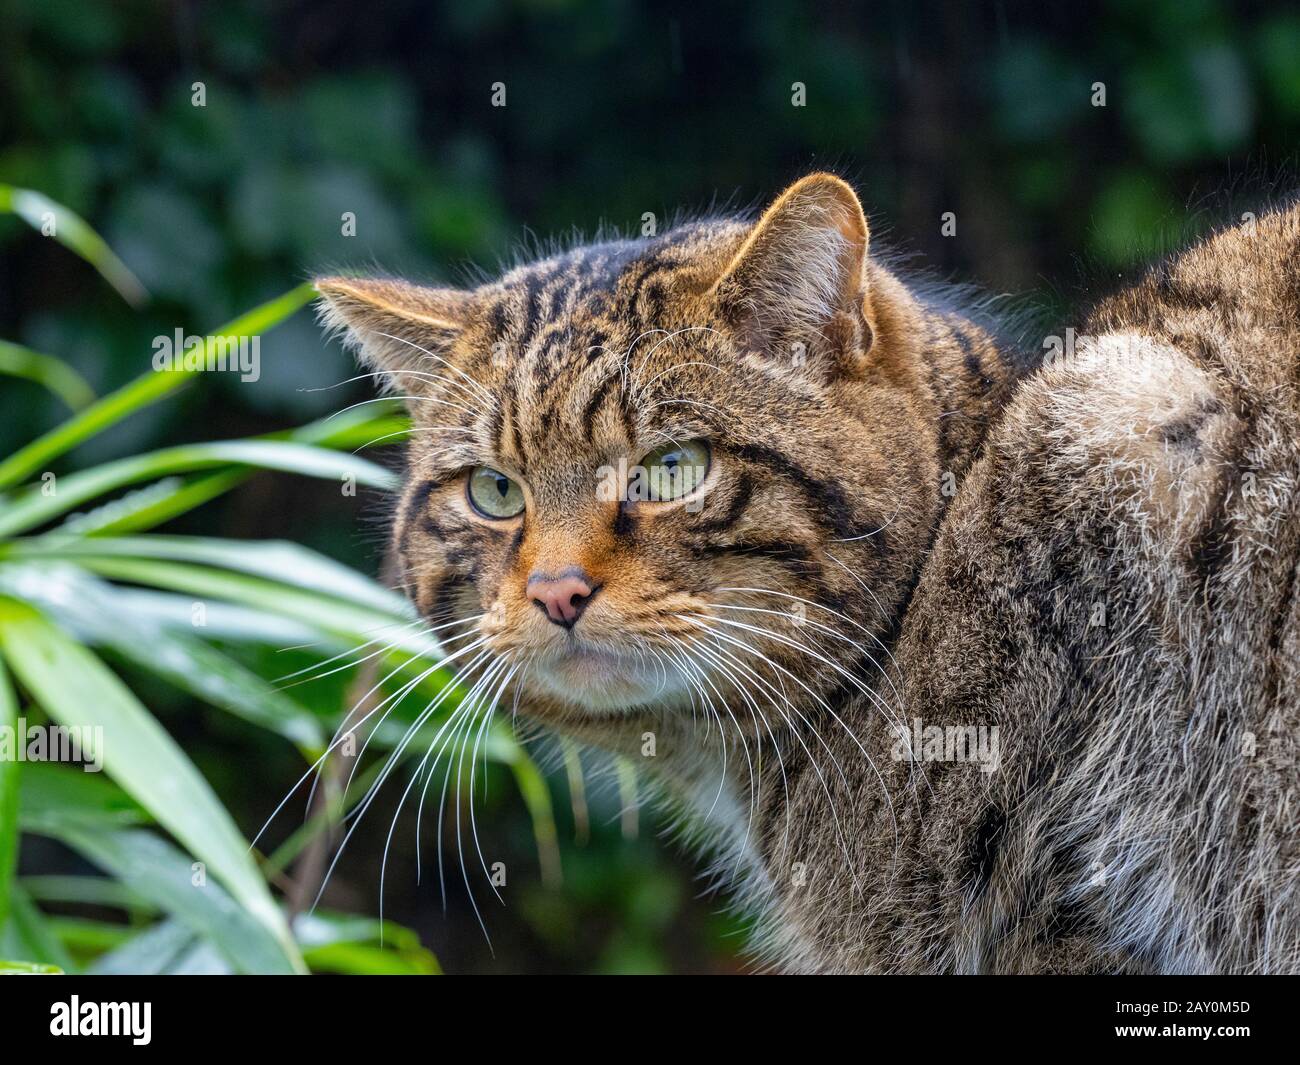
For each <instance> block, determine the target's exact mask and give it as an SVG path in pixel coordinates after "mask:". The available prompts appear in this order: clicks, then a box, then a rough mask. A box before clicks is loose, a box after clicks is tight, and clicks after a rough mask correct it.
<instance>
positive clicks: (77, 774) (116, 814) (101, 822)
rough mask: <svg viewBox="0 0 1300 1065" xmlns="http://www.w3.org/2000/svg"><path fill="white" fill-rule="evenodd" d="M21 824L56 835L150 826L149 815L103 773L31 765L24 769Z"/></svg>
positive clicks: (39, 764)
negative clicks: (71, 830) (79, 830)
mask: <svg viewBox="0 0 1300 1065" xmlns="http://www.w3.org/2000/svg"><path fill="white" fill-rule="evenodd" d="M19 796H20V800H21V801H20V804H19V808H18V809H19V814H18V825H19V827H20V828H21V829H22V830H23V831H24V832H39V833H41V834H42V835H46V836H56V835H58V834H59V833H60V832H62V831H64V829H66V828H69V827H71V828H88V829H97V830H112V829H118V828H126V827H130V826H133V825H144V824H148V823H149V820H150V818H149V814H148V812H147V811H146V810H145V809H144V808H143V807H142V806H141V805H140V804H139V803H138V802H136V801H135V800H134V799H133V798H131V796H130V795H128V794H127V793H126V792H125V791H123V790H122V789H121V788H120V787H118V786H117V785H116V784H114V783H113V781H111V780H109V779H108V778H107V777H105V776H104V775H103V774H102V773H87V772H85V771H84V770H83V769H73V768H70V767H67V766H61V765H53V764H51V763H49V762H28V763H27V764H26V765H24V766H23V774H22V787H21V789H20V791H19Z"/></svg>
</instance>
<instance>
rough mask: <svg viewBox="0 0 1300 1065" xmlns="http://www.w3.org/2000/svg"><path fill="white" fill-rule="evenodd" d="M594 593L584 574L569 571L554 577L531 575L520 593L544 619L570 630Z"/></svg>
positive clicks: (595, 590)
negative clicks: (522, 593) (525, 596)
mask: <svg viewBox="0 0 1300 1065" xmlns="http://www.w3.org/2000/svg"><path fill="white" fill-rule="evenodd" d="M598 590H599V589H597V588H596V587H595V585H594V584H593V583H592V580H591V578H590V577H588V576H587V574H586V573H584V572H583V571H582V570H580V569H570V570H565V571H564V572H563V573H561V574H560V575H559V576H556V577H551V576H548V575H547V574H544V573H534V574H533V575H532V576H531V577H529V578H528V584H527V585H526V586H525V587H524V594H525V595H527V596H528V598H529V599H531V600H532V601H533V603H534V604H535V605H536V606H537V609H538V610H540V611H541V612H542V613H543V614H545V615H546V616H547V618H548V619H550V620H551V621H553V622H555V624H557V625H563V626H564V627H565V628H566V629H571V628H573V626H574V625H576V624H577V623H578V618H580V617H582V612H583V611H584V610H585V609H586V608H587V604H588V603H589V602H591V597H592V596H593V595H595V594H596V592H597V591H598Z"/></svg>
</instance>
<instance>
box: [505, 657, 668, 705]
mask: <svg viewBox="0 0 1300 1065" xmlns="http://www.w3.org/2000/svg"><path fill="white" fill-rule="evenodd" d="M527 683H528V684H529V685H531V686H534V687H536V688H537V689H539V690H540V691H541V692H543V693H544V694H546V695H548V696H550V697H551V698H553V699H558V700H560V701H561V702H565V703H568V704H570V705H573V706H578V707H581V708H582V709H585V710H592V711H600V712H604V713H608V712H611V711H615V712H616V711H619V710H639V709H644V708H646V707H650V706H655V707H667V706H675V705H678V704H681V705H683V706H687V705H689V704H690V692H689V689H687V687H686V685H685V683H684V682H683V681H682V680H681V678H680V677H679V676H678V675H677V672H676V671H675V670H665V669H664V668H663V667H661V666H659V665H657V664H655V663H653V662H647V661H646V660H645V659H644V658H638V657H637V656H636V655H629V654H619V653H617V652H612V651H604V650H596V649H591V650H588V649H573V650H566V651H564V652H562V653H559V654H555V655H553V656H550V657H548V658H545V659H543V660H540V661H538V662H536V663H535V665H534V666H533V668H532V669H531V670H529V676H528V680H527Z"/></svg>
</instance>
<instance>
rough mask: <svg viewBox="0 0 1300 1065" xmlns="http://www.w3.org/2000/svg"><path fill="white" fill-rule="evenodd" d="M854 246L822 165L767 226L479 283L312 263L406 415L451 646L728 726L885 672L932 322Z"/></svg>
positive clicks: (521, 678)
mask: <svg viewBox="0 0 1300 1065" xmlns="http://www.w3.org/2000/svg"><path fill="white" fill-rule="evenodd" d="M867 245H868V239H867V223H866V219H865V217H864V215H863V211H862V208H861V206H860V204H859V202H858V200H857V197H856V196H855V194H854V192H853V191H852V189H851V188H850V187H849V186H848V185H846V184H845V183H844V182H843V181H841V180H840V179H838V178H836V177H833V176H830V175H825V174H815V175H812V176H810V177H807V178H805V179H803V180H802V181H799V182H798V183H796V184H795V185H794V186H792V187H791V188H790V189H788V190H787V191H786V192H785V193H784V194H783V195H782V196H781V197H780V198H779V199H777V200H776V201H775V202H774V203H773V204H772V206H771V207H770V208H768V210H767V211H766V212H765V213H764V214H763V215H762V216H761V218H759V219H758V220H757V221H756V222H755V221H752V220H743V219H740V220H737V219H726V220H713V221H706V222H700V223H694V224H689V225H684V226H681V227H678V228H675V229H673V230H671V231H669V232H667V233H664V234H663V235H660V236H655V237H648V238H643V239H637V240H617V241H610V242H606V243H598V244H593V245H589V246H585V247H579V248H576V249H574V250H572V251H568V252H565V253H563V254H558V255H556V256H554V257H552V258H547V259H544V260H541V261H537V262H533V263H530V264H528V265H525V266H522V267H519V268H517V269H514V270H512V271H510V272H509V273H507V274H505V275H504V276H503V277H501V278H500V279H499V280H498V281H495V282H493V283H490V284H485V285H483V286H482V287H479V288H476V289H472V290H463V291H462V290H450V289H444V288H426V287H419V286H416V285H412V284H408V283H406V282H403V281H397V280H355V279H345V278H326V279H322V280H320V281H318V282H317V287H318V289H319V291H320V293H321V296H322V297H323V301H322V316H323V319H324V321H325V322H326V323H328V324H329V325H331V326H334V327H339V328H342V329H344V330H345V331H346V334H347V336H348V338H349V341H350V343H351V344H352V345H354V346H355V348H356V349H357V350H358V351H359V353H360V357H361V359H362V361H363V363H365V364H366V365H367V366H368V367H370V368H371V369H373V370H374V371H375V373H376V375H377V378H378V380H379V381H380V382H381V383H382V384H383V385H385V386H387V387H388V388H389V389H390V390H392V391H393V392H395V393H397V394H399V395H401V396H403V397H405V399H406V402H407V404H408V406H409V408H410V411H411V414H412V416H413V423H414V428H413V431H412V433H411V435H410V437H409V473H408V480H407V483H406V486H405V489H404V491H403V493H402V496H401V499H400V502H399V504H398V507H397V510H396V517H395V523H394V530H393V535H394V547H395V552H396V555H397V559H398V562H399V565H400V572H401V578H402V581H403V583H404V587H405V590H406V591H407V593H408V594H409V595H410V597H411V599H412V600H413V601H414V602H415V604H416V605H417V607H418V608H419V610H420V611H421V613H422V614H423V615H424V617H425V618H426V619H427V620H428V622H429V625H430V626H431V627H434V628H435V629H437V631H438V633H439V635H440V637H442V638H443V639H444V641H445V643H446V645H447V648H448V650H449V651H451V652H456V651H457V650H458V649H459V650H464V649H466V648H469V647H471V645H473V646H474V647H475V648H476V650H473V651H468V650H465V651H464V654H463V657H462V658H461V659H460V661H459V663H458V664H459V665H466V664H468V663H478V664H480V665H482V664H485V663H487V662H490V661H495V662H500V661H501V660H502V658H501V657H499V656H504V660H506V661H508V662H510V663H513V664H514V665H516V666H518V667H519V668H518V669H517V670H516V671H515V672H514V674H513V676H514V681H513V682H514V683H516V684H518V685H520V686H521V696H522V698H521V700H520V703H519V705H520V709H522V710H523V711H525V712H533V713H535V714H537V715H539V716H541V717H542V718H545V719H548V720H551V721H557V720H560V719H563V718H566V717H567V718H569V719H570V720H573V719H581V720H584V721H587V722H590V721H593V720H604V721H606V722H608V723H614V722H616V721H619V720H628V721H630V720H633V719H634V718H635V717H636V716H637V714H636V712H637V711H646V710H648V709H654V710H655V711H656V712H662V713H681V714H683V715H688V716H689V715H690V714H691V713H692V712H693V711H694V712H697V713H703V714H706V715H708V714H716V715H717V716H718V718H719V720H724V715H726V716H728V717H730V720H727V721H726V723H727V725H728V726H729V727H734V728H738V729H741V730H743V731H745V732H753V731H756V730H768V729H773V728H780V727H782V726H783V725H784V724H786V723H788V722H789V721H791V720H792V716H793V715H794V714H795V713H800V714H804V713H809V712H813V711H815V710H816V708H817V707H818V706H820V705H823V701H824V700H826V699H827V697H828V696H829V695H830V694H831V693H832V692H833V690H834V689H836V688H841V687H844V686H846V685H847V684H849V683H850V681H849V680H848V679H847V678H848V677H849V676H850V675H852V676H857V677H861V676H863V675H864V674H865V673H869V672H871V671H873V670H874V668H875V665H874V663H879V662H881V660H882V656H883V655H884V651H883V650H882V647H881V644H880V643H879V638H880V637H882V636H883V635H884V634H885V633H886V632H887V631H888V630H889V628H890V626H891V625H892V624H893V621H894V616H895V613H896V611H897V610H898V608H899V606H900V602H901V600H902V598H903V596H904V594H905V590H906V587H907V584H908V581H909V579H910V576H911V574H912V573H913V571H914V569H915V566H916V565H917V562H918V559H919V557H920V555H921V553H922V551H923V550H924V543H925V539H926V535H927V532H928V530H929V528H930V523H931V520H932V517H933V514H934V512H935V508H936V505H937V503H936V497H937V491H936V487H935V486H936V484H937V477H936V474H935V468H934V467H935V455H934V445H933V427H932V418H931V417H930V416H929V415H928V414H927V412H926V411H925V409H924V404H923V402H922V400H921V399H920V398H919V387H918V384H917V376H916V371H915V366H914V363H915V362H916V351H917V349H918V345H919V344H921V343H923V341H922V340H921V339H920V338H918V337H917V336H915V335H913V333H914V326H915V324H916V323H915V321H914V320H913V318H912V317H911V315H910V312H909V311H908V310H907V307H906V306H905V297H904V296H903V294H902V292H901V289H898V288H897V285H896V283H895V282H894V281H893V279H892V277H890V275H888V274H887V273H886V272H884V271H881V270H878V269H876V268H874V267H873V266H872V265H871V264H870V261H869V259H868V255H867ZM480 638H482V639H484V640H485V642H483V643H481V644H477V643H475V641H476V640H478V639H480ZM485 651H486V652H490V654H489V655H488V656H487V657H486V658H485V657H484V656H483V654H482V652H485ZM502 675H504V674H502Z"/></svg>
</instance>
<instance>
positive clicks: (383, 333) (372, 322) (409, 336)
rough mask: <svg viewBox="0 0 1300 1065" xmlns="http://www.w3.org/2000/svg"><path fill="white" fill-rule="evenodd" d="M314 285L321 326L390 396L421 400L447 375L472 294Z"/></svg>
mask: <svg viewBox="0 0 1300 1065" xmlns="http://www.w3.org/2000/svg"><path fill="white" fill-rule="evenodd" d="M315 284H316V291H317V292H319V293H320V297H321V298H320V303H319V304H318V309H319V314H320V319H321V322H322V323H323V324H324V325H325V326H326V327H327V328H331V329H338V330H341V331H342V332H343V334H344V338H345V342H346V343H347V345H348V346H349V347H350V348H352V349H353V350H355V351H356V352H357V354H358V356H359V358H360V360H361V362H362V363H363V364H365V365H366V366H368V367H370V368H371V369H372V370H374V371H375V372H376V373H377V374H378V377H377V381H378V383H379V384H380V386H381V387H382V388H383V389H384V390H385V391H388V392H396V393H400V394H402V395H407V396H418V395H420V394H421V393H423V392H426V391H427V390H428V385H429V383H430V381H431V380H432V379H433V378H435V377H441V376H443V374H444V373H445V372H446V363H445V361H444V360H445V359H446V356H447V353H448V352H449V350H450V348H451V344H452V342H453V341H454V340H455V339H456V336H457V335H458V334H459V333H460V332H461V330H462V329H464V327H465V322H466V320H467V318H468V316H469V311H470V306H469V304H470V295H469V293H466V292H461V291H459V290H458V289H451V288H427V287H424V286H421V285H413V284H411V283H409V282H407V281H397V280H390V279H379V280H361V279H356V278H347V277H323V278H318V279H317V281H316V283H315Z"/></svg>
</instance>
